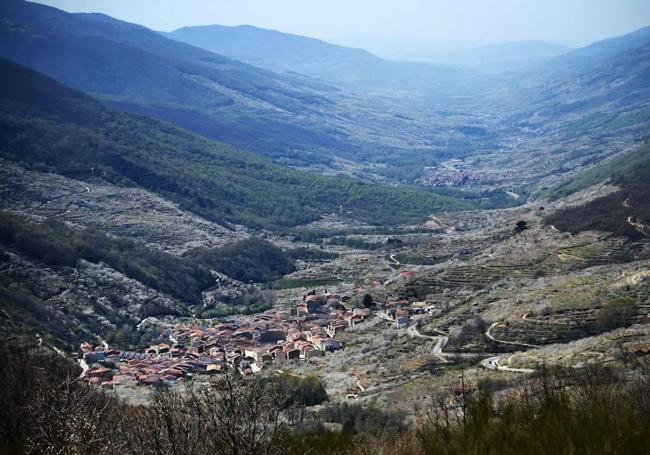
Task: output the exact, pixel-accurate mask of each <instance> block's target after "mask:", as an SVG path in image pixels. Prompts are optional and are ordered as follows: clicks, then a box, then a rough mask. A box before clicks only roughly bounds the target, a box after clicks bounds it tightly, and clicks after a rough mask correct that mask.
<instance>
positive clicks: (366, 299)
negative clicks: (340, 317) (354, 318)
mask: <svg viewBox="0 0 650 455" xmlns="http://www.w3.org/2000/svg"><path fill="white" fill-rule="evenodd" d="M361 304H362V305H363V306H364V307H365V308H372V307H374V306H375V302H374V300H373V299H372V296H371V295H370V294H365V295H364V296H363V300H361Z"/></svg>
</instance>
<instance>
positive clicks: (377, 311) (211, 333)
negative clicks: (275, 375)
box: [79, 272, 432, 389]
mask: <svg viewBox="0 0 650 455" xmlns="http://www.w3.org/2000/svg"><path fill="white" fill-rule="evenodd" d="M410 273H412V272H410ZM409 276H410V275H409ZM368 297H370V296H368ZM350 300H351V296H350V295H339V294H334V293H329V292H324V293H321V294H319V293H318V292H317V291H316V290H312V291H310V292H309V293H307V294H305V295H303V297H302V299H299V300H298V301H297V302H295V303H294V305H293V306H292V308H290V309H289V310H288V311H287V310H281V309H271V310H267V311H265V312H263V313H259V314H255V315H250V316H240V317H236V318H230V319H229V320H226V321H216V320H210V321H209V322H206V320H203V321H198V320H197V321H193V323H190V324H182V323H179V324H175V325H173V324H169V325H166V326H165V327H164V328H163V330H162V333H161V339H164V340H165V342H162V343H156V344H153V345H151V346H149V347H148V348H147V349H145V350H143V351H141V352H133V351H122V350H120V349H117V348H115V347H111V346H109V345H108V344H107V343H102V344H100V345H97V346H93V345H92V344H90V343H88V342H84V343H82V344H81V346H80V348H81V353H82V357H81V358H80V359H79V364H80V366H81V367H82V370H83V372H82V374H81V377H82V378H83V379H84V380H85V381H87V382H89V383H91V384H95V385H99V386H101V387H102V388H104V389H113V388H115V387H119V386H122V385H142V386H154V387H155V386H160V385H163V384H166V385H170V384H175V383H182V382H184V381H188V380H197V381H210V380H216V378H218V377H219V375H220V374H223V373H225V372H226V371H227V370H229V369H231V370H232V369H234V370H236V371H238V372H239V373H240V374H241V376H242V377H243V378H244V379H252V378H253V377H254V375H255V374H256V373H258V372H260V371H261V370H262V369H264V368H265V367H270V366H271V365H273V368H275V369H277V370H279V369H281V368H282V365H283V364H284V363H285V362H292V361H309V359H312V358H314V357H322V356H325V355H327V353H328V352H333V351H337V350H340V349H343V348H344V345H343V343H342V342H341V341H339V340H338V339H337V336H338V335H339V334H341V333H342V332H343V331H345V330H346V329H348V328H350V327H355V326H356V325H357V324H360V323H362V322H364V321H365V320H366V319H368V318H369V317H371V316H377V317H380V318H382V319H385V320H388V321H390V322H391V323H392V324H394V326H395V327H396V328H407V327H408V326H409V325H410V324H411V323H412V316H415V315H424V314H426V313H427V312H430V311H431V310H432V307H430V306H429V307H427V306H426V304H425V303H424V302H414V303H410V302H409V301H407V300H399V301H386V302H384V303H383V304H381V305H378V306H377V305H375V304H374V303H372V302H371V300H372V299H371V298H370V302H364V303H367V304H368V306H367V307H365V306H364V307H361V308H348V307H346V303H348V302H349V301H350ZM416 317H417V316H416Z"/></svg>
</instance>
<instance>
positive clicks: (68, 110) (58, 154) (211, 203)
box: [0, 60, 467, 227]
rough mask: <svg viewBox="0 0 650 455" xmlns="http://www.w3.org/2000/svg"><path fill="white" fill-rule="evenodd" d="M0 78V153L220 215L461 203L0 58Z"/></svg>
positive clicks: (264, 221) (402, 218)
mask: <svg viewBox="0 0 650 455" xmlns="http://www.w3.org/2000/svg"><path fill="white" fill-rule="evenodd" d="M0 80H2V86H1V87H0V150H1V152H0V157H2V158H4V159H7V160H10V161H15V162H18V163H21V164H24V165H27V166H31V167H35V168H37V169H40V170H45V171H50V172H55V173H58V174H62V175H66V176H71V177H74V178H77V179H82V180H83V179H93V178H97V177H101V178H102V179H104V180H107V181H109V182H112V183H114V184H116V185H122V186H129V185H131V186H133V185H135V186H139V187H142V188H146V189H148V190H150V191H153V192H156V193H158V194H160V195H162V196H164V197H166V198H169V199H171V200H173V201H176V202H178V203H179V204H180V205H181V206H182V207H184V208H186V209H189V210H191V211H193V212H195V213H199V214H201V215H203V216H204V217H206V218H208V219H210V220H213V221H216V222H219V223H222V224H224V223H225V224H228V223H239V224H246V225H249V226H276V227H277V226H292V225H296V224H302V223H308V222H310V221H313V220H316V219H318V218H320V216H321V215H323V214H326V213H332V212H339V211H343V212H344V213H347V214H348V215H350V216H351V217H353V218H357V219H361V220H364V221H368V222H370V223H376V224H392V223H402V222H417V221H421V220H423V219H425V218H426V217H427V216H428V215H429V214H430V213H432V212H433V211H435V210H437V209H454V208H462V207H467V204H466V203H465V202H463V201H459V200H456V199H453V198H446V197H442V196H439V195H437V194H435V193H432V192H428V191H423V190H422V191H418V190H410V189H400V188H394V187H382V186H377V185H372V184H366V183H362V182H360V181H358V180H355V179H351V178H347V177H325V176H316V175H312V174H309V173H305V172H299V171H293V170H289V169H285V168H283V167H280V166H277V165H274V164H272V163H271V162H270V161H268V160H266V159H263V158H260V157H258V156H255V155H253V154H250V153H246V152H242V151H238V150H234V149H232V148H230V147H228V146H225V145H223V144H220V143H215V142H211V141H208V140H205V139H203V138H201V137H198V136H195V135H193V134H191V133H188V132H187V131H184V130H181V129H178V128H176V127H174V126H172V125H170V124H167V123H161V122H159V121H156V120H153V119H150V118H147V117H142V116H139V115H133V114H129V113H124V112H119V111H116V110H113V109H109V108H106V107H104V106H103V105H102V104H101V103H100V102H99V101H97V100H95V99H93V98H91V97H90V96H88V95H85V94H83V93H81V92H79V91H77V90H74V89H71V88H68V87H65V86H64V85H62V84H61V83H59V82H57V81H55V80H52V79H50V78H47V77H45V76H43V75H40V74H38V73H36V72H34V71H32V70H28V69H26V68H24V67H21V66H18V65H16V64H13V63H10V62H8V61H5V60H2V61H1V62H0ZM395 207H399V210H395Z"/></svg>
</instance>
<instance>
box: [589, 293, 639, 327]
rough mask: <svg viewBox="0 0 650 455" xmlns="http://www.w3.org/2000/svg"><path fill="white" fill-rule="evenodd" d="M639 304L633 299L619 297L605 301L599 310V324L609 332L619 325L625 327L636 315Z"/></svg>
mask: <svg viewBox="0 0 650 455" xmlns="http://www.w3.org/2000/svg"><path fill="white" fill-rule="evenodd" d="M637 310H638V306H637V304H636V302H634V301H633V300H631V299H618V300H612V301H610V302H607V303H605V304H604V305H603V306H602V307H601V309H600V310H599V311H598V316H597V318H598V324H599V326H600V328H601V329H602V330H603V331H605V332H607V331H609V330H614V329H617V328H619V327H625V326H627V325H628V324H629V323H630V320H631V319H632V318H633V317H634V316H635V315H636V313H637Z"/></svg>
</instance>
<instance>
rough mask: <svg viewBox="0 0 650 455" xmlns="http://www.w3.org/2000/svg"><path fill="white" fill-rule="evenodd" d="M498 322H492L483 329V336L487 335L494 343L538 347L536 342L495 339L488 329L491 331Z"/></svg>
mask: <svg viewBox="0 0 650 455" xmlns="http://www.w3.org/2000/svg"><path fill="white" fill-rule="evenodd" d="M499 324H500V323H499V322H495V323H494V324H492V325H491V326H490V327H488V329H487V330H486V331H485V336H486V337H488V338H489V339H490V340H492V341H494V342H495V343H501V344H510V345H513V346H524V347H527V348H539V347H540V346H537V345H536V344H528V343H518V342H516V341H503V340H497V339H496V338H494V337H493V336H492V334H491V333H490V331H491V330H492V329H493V328H495V327H496V326H497V325H499Z"/></svg>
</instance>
